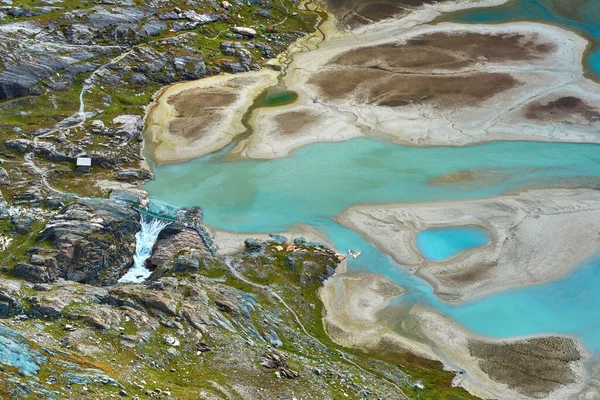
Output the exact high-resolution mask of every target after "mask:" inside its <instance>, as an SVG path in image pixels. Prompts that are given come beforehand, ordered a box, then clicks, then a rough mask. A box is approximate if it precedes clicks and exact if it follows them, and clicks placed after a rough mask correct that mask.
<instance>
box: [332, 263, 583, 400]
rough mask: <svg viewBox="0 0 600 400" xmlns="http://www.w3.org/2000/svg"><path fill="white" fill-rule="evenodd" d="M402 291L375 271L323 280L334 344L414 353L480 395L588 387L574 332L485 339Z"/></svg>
mask: <svg viewBox="0 0 600 400" xmlns="http://www.w3.org/2000/svg"><path fill="white" fill-rule="evenodd" d="M404 292H405V291H404V289H403V288H401V287H399V286H397V285H395V284H394V283H393V282H391V281H389V280H388V279H387V278H385V277H383V276H381V275H377V274H366V273H358V274H355V273H346V274H336V275H335V276H333V277H331V278H330V279H328V280H327V281H326V282H325V286H324V288H323V289H322V290H321V299H322V301H323V304H324V308H325V314H324V317H323V322H324V325H325V328H326V331H327V333H328V335H329V336H330V337H331V338H332V340H334V341H335V342H336V343H338V344H340V345H343V346H347V347H352V348H357V349H361V350H363V351H366V352H367V353H370V354H379V355H381V354H387V355H390V354H393V353H394V352H396V353H402V352H409V353H411V354H414V355H417V356H420V357H423V358H427V359H432V360H439V361H442V362H443V363H444V365H445V367H446V368H448V369H450V370H452V371H457V375H456V378H455V379H454V382H453V384H454V385H457V386H462V387H464V388H465V389H467V390H468V391H469V392H470V393H472V394H473V395H475V396H478V397H481V398H500V399H531V398H536V399H567V398H572V397H573V398H577V394H578V393H581V392H582V391H584V390H585V384H586V380H585V378H586V377H587V374H588V373H587V371H586V369H585V367H584V363H585V362H586V361H588V360H589V357H590V356H589V354H588V353H587V352H586V351H585V349H583V348H582V346H581V345H580V344H579V343H578V341H577V340H576V339H574V338H571V337H568V336H558V335H543V336H536V337H524V338H516V339H511V340H498V339H494V340H492V339H489V338H486V337H480V336H477V335H475V334H473V333H472V332H470V331H467V330H466V329H464V328H462V327H460V326H459V325H457V324H456V323H455V322H454V321H452V320H451V319H449V318H447V317H445V316H443V315H442V314H440V313H439V312H437V311H435V310H433V309H430V308H427V307H425V306H422V305H415V306H403V305H402V304H400V305H397V304H396V305H394V304H393V300H395V299H401V297H402V295H403V293H404Z"/></svg>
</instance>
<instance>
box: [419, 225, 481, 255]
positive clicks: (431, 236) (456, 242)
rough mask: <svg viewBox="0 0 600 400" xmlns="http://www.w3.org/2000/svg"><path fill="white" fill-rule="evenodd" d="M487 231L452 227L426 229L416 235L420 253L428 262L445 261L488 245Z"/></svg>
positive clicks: (473, 227) (471, 227) (476, 228)
mask: <svg viewBox="0 0 600 400" xmlns="http://www.w3.org/2000/svg"><path fill="white" fill-rule="evenodd" d="M490 240H491V237H490V235H489V233H487V231H485V230H483V229H481V228H478V227H475V226H450V227H444V228H433V229H426V230H424V231H421V232H418V233H417V235H416V244H417V249H418V250H419V252H420V253H421V254H422V255H423V257H425V258H426V259H428V260H431V261H444V260H448V259H450V258H452V257H454V256H457V255H459V254H460V253H462V252H463V251H465V250H469V249H473V248H476V247H481V246H484V245H486V244H488V243H489V242H490Z"/></svg>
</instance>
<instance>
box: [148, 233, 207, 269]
mask: <svg viewBox="0 0 600 400" xmlns="http://www.w3.org/2000/svg"><path fill="white" fill-rule="evenodd" d="M180 252H183V253H187V254H185V255H187V256H188V257H183V258H182V259H181V260H179V262H177V263H176V268H179V267H177V265H179V266H180V267H181V268H182V269H186V270H189V269H194V268H193V266H192V265H191V264H190V263H192V262H193V261H192V260H195V264H196V266H195V269H196V270H197V269H198V260H199V257H200V254H201V253H207V248H206V245H205V244H204V241H203V240H202V238H201V237H200V235H199V234H198V232H197V231H195V230H193V229H190V228H180V229H179V227H178V226H174V227H171V226H168V227H167V228H165V229H164V230H163V231H162V232H161V233H160V235H159V237H158V240H157V241H156V244H155V245H154V249H153V251H152V256H151V257H150V258H149V259H148V261H147V265H148V267H149V268H150V269H154V268H156V267H158V266H160V265H163V264H165V263H167V262H168V261H170V260H171V259H172V258H173V257H175V256H176V255H177V254H178V253H180ZM198 253H200V254H198ZM182 256H183V255H182ZM184 259H189V260H188V261H187V262H186V261H184ZM184 264H185V265H187V266H186V267H183V265H184Z"/></svg>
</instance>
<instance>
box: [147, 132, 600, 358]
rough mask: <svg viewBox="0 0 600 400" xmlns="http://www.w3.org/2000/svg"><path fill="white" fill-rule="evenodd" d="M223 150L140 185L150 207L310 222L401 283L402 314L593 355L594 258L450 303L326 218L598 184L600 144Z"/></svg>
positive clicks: (597, 274) (225, 224) (598, 340)
mask: <svg viewBox="0 0 600 400" xmlns="http://www.w3.org/2000/svg"><path fill="white" fill-rule="evenodd" d="M223 153H224V152H221V153H216V154H213V155H209V156H206V157H204V158H201V159H197V160H193V161H190V162H187V163H183V164H174V165H166V166H161V167H158V168H156V170H155V174H156V179H155V180H154V181H151V182H149V183H148V184H147V185H146V189H147V190H148V191H149V193H150V195H151V197H152V198H153V199H154V200H159V201H163V202H166V203H168V204H171V205H174V206H178V207H182V206H192V205H199V206H201V207H203V209H204V213H205V221H206V223H208V224H210V225H211V226H214V227H216V228H220V229H226V230H231V231H239V232H276V231H285V230H288V229H290V228H291V227H293V225H295V224H298V223H305V224H309V225H312V226H313V227H315V228H317V229H319V230H321V231H323V232H324V233H325V234H327V236H328V237H329V238H330V240H331V241H332V242H333V243H334V245H335V246H336V247H337V248H338V249H340V250H342V251H345V250H346V249H354V250H360V251H362V252H363V255H362V256H361V257H359V258H357V259H350V261H349V269H350V270H353V271H372V272H376V273H381V274H384V275H386V276H387V277H388V278H389V279H391V280H393V281H394V282H396V283H398V284H400V285H402V286H404V287H406V288H407V289H408V291H409V293H408V295H405V296H403V297H402V300H401V301H402V302H403V303H405V305H407V306H410V305H411V304H425V305H428V306H430V307H433V308H436V309H438V310H440V311H441V312H443V313H445V314H446V315H448V316H450V317H452V318H454V319H455V320H456V321H458V322H459V323H460V324H462V325H464V326H465V327H467V328H468V329H471V330H473V331H475V332H477V333H479V334H483V335H488V336H492V337H498V338H509V337H515V336H521V335H531V334H542V333H564V334H572V335H576V336H578V337H580V338H582V339H583V341H584V343H585V344H586V346H587V347H588V348H589V349H591V350H593V351H594V352H599V353H598V354H600V335H598V334H597V332H600V291H599V290H597V286H598V283H599V282H600V258H599V259H598V260H591V261H590V263H589V264H587V265H585V266H582V267H581V268H579V269H577V270H576V271H575V272H574V273H573V274H571V275H570V276H567V277H565V278H564V279H561V280H559V281H555V282H552V283H549V284H543V285H538V286H530V287H526V288H519V289H514V290H510V291H506V292H502V293H498V294H492V295H489V296H487V297H483V298H479V299H476V300H474V301H471V302H468V303H464V304H462V305H459V306H450V305H447V304H445V303H443V302H441V301H440V300H439V299H438V298H437V297H436V296H435V295H434V294H433V291H432V288H431V287H430V286H429V285H428V284H427V283H426V282H425V281H423V280H421V279H419V278H417V277H414V276H412V275H409V274H407V273H406V272H405V270H404V269H403V268H401V267H400V266H398V265H396V264H395V262H394V261H393V260H392V259H391V258H390V257H389V256H387V255H385V254H382V253H381V252H380V251H378V250H377V249H376V248H375V247H374V246H372V245H371V244H369V243H367V242H366V241H365V240H363V239H362V237H361V236H360V235H359V234H357V233H356V232H353V231H351V230H349V229H346V228H344V227H342V226H340V225H339V224H337V223H336V222H335V220H334V217H335V216H336V215H339V214H340V213H341V212H342V211H343V210H344V209H345V208H346V207H349V206H351V205H355V204H375V203H392V202H415V201H437V200H461V199H473V198H483V197H490V196H497V195H501V194H504V193H509V192H511V191H514V190H519V189H523V188H531V187H536V188H543V187H580V186H582V187H589V186H595V187H598V186H600V146H596V145H589V144H564V143H563V144H561V143H534V142H494V143H488V144H482V145H477V146H469V147H426V148H415V147H405V146H399V145H393V144H387V143H382V142H378V141H374V140H368V139H354V140H350V141H347V142H341V143H319V144H314V145H310V146H306V147H303V148H300V149H298V150H297V151H296V152H294V153H293V154H292V156H290V157H288V158H284V159H278V160H267V161H256V160H246V161H235V162H225V161H223ZM465 171H472V172H470V173H469V174H467V175H466V176H468V177H469V179H447V178H448V177H453V176H464V172H465ZM448 174H451V175H448ZM453 174H454V175H453ZM455 174H458V175H455ZM440 177H441V178H440ZM442 236H444V235H442ZM458 239H459V244H458V245H457V244H456V243H455V244H453V245H452V246H451V248H452V249H454V250H456V249H457V248H458V247H460V246H461V244H460V242H461V241H462V240H463V238H461V237H460V232H459V233H458ZM453 240H455V239H453Z"/></svg>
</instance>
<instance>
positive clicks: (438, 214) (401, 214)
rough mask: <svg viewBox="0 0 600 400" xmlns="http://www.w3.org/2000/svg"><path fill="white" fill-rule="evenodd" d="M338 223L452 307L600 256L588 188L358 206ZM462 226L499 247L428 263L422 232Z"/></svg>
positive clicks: (599, 198)
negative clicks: (419, 238) (418, 240)
mask: <svg viewBox="0 0 600 400" xmlns="http://www.w3.org/2000/svg"><path fill="white" fill-rule="evenodd" d="M338 221H339V222H340V223H341V224H343V225H344V226H346V227H348V228H350V229H353V230H355V231H357V232H359V233H360V234H361V235H362V236H363V237H365V238H366V239H367V240H368V241H370V242H371V243H374V244H375V245H376V246H377V247H378V248H379V249H380V250H382V251H383V252H385V253H387V254H389V255H391V256H392V257H393V258H394V260H395V261H396V262H397V263H398V264H399V265H401V266H403V267H404V268H406V269H407V270H408V271H409V272H411V273H414V274H416V275H418V276H420V277H421V278H423V279H425V280H426V281H427V282H428V283H430V284H431V285H432V286H433V288H434V291H435V293H436V295H437V296H438V297H440V298H441V299H442V300H444V301H446V302H450V303H458V302H462V301H465V300H469V299H473V298H475V297H478V296H482V295H484V294H489V293H490V292H494V291H501V290H506V289H509V288H514V287H519V286H525V285H532V284H537V283H542V282H548V281H552V280H555V279H557V278H560V277H562V276H564V275H565V274H567V273H568V272H570V271H572V270H573V269H575V268H577V267H579V266H580V265H581V264H583V263H584V262H585V261H586V260H588V259H589V258H591V257H592V256H594V255H595V254H597V253H598V252H599V251H600V240H599V239H598V232H599V229H598V226H599V224H600V192H598V191H595V190H587V189H573V190H560V189H550V190H532V191H527V192H523V193H521V194H518V195H515V196H503V197H496V198H490V199H481V200H470V201H460V202H432V203H420V204H395V205H372V206H355V207H350V208H349V209H347V210H345V211H344V212H343V213H342V215H340V216H339V218H338ZM462 225H473V226H479V227H481V228H483V229H486V230H487V231H488V232H489V233H490V235H491V237H492V241H491V243H490V244H488V245H486V246H483V247H479V248H474V249H470V250H467V251H465V252H463V253H461V254H459V255H457V256H456V257H453V258H451V259H449V260H446V261H441V262H434V261H429V260H426V259H425V258H424V257H423V256H422V255H421V254H420V253H419V251H418V250H417V249H416V246H415V235H416V233H417V232H419V231H421V230H424V229H428V228H433V227H444V226H462Z"/></svg>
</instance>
